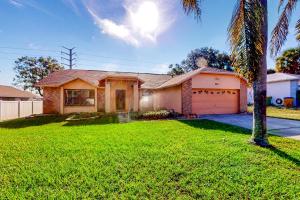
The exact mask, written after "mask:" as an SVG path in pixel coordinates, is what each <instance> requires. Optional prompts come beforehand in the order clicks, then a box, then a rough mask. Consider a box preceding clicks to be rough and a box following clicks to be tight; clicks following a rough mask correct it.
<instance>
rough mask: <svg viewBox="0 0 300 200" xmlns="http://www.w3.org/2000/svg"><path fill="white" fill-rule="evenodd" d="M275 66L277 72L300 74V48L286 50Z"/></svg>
mask: <svg viewBox="0 0 300 200" xmlns="http://www.w3.org/2000/svg"><path fill="white" fill-rule="evenodd" d="M275 68H276V71H277V72H283V73H289V74H300V48H292V49H288V50H285V51H284V52H283V53H282V55H281V56H279V57H278V58H277V59H276V67H275Z"/></svg>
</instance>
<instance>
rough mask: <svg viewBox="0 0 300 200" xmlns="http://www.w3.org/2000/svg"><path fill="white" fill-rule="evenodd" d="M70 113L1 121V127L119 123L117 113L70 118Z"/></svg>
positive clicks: (18, 127) (17, 127)
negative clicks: (87, 117) (94, 116)
mask: <svg viewBox="0 0 300 200" xmlns="http://www.w3.org/2000/svg"><path fill="white" fill-rule="evenodd" d="M69 116H70V115H50V116H33V117H29V118H20V119H14V120H8V121H4V122H0V128H8V129H20V128H26V127H33V126H42V125H46V124H51V123H60V122H64V124H63V126H87V125H97V124H99V125H103V124H114V123H119V119H118V117H117V115H103V116H99V117H97V118H91V119H80V120H68V117H69Z"/></svg>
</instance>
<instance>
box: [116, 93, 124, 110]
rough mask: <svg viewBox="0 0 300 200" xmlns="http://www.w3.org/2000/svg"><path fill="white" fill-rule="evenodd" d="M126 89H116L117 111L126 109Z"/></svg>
mask: <svg viewBox="0 0 300 200" xmlns="http://www.w3.org/2000/svg"><path fill="white" fill-rule="evenodd" d="M125 97H126V93H125V90H116V109H117V111H124V110H125Z"/></svg>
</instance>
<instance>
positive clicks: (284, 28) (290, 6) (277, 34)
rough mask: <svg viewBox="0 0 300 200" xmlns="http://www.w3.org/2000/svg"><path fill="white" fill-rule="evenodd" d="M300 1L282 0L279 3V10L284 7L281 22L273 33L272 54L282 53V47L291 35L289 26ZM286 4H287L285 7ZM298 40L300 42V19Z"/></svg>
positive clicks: (298, 22) (297, 29)
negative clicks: (289, 34)
mask: <svg viewBox="0 0 300 200" xmlns="http://www.w3.org/2000/svg"><path fill="white" fill-rule="evenodd" d="M298 2H299V1H298V0H280V1H279V8H278V10H280V8H282V7H283V9H282V12H281V15H280V17H279V20H278V22H277V24H276V26H275V28H274V29H273V31H272V38H271V45H270V48H271V53H272V55H274V56H275V55H277V53H278V52H279V51H280V49H281V47H282V46H283V44H284V42H285V41H286V37H287V35H288V33H289V24H290V18H291V15H292V13H293V11H294V10H295V9H296V5H297V3H298ZM284 3H286V4H285V5H284ZM296 39H297V40H298V41H300V19H298V21H297V23H296Z"/></svg>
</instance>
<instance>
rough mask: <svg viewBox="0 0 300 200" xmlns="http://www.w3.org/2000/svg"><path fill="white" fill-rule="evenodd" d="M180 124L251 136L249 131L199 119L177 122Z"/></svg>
mask: <svg viewBox="0 0 300 200" xmlns="http://www.w3.org/2000/svg"><path fill="white" fill-rule="evenodd" d="M178 121H179V122H181V123H184V124H186V125H188V126H191V127H193V128H199V129H206V130H221V131H230V132H232V133H236V134H245V135H249V134H251V130H249V129H246V128H242V127H238V126H233V125H229V124H225V123H220V122H215V121H212V120H207V119H201V120H198V119H197V120H178Z"/></svg>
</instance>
